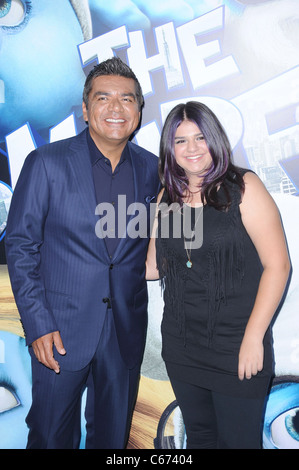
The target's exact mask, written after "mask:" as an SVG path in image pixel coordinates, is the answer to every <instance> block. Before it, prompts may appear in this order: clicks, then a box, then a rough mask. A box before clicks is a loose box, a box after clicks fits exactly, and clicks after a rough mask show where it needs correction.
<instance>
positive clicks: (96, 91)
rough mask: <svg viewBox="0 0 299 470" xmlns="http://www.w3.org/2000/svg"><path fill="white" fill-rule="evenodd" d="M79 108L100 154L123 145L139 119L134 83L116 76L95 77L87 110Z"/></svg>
mask: <svg viewBox="0 0 299 470" xmlns="http://www.w3.org/2000/svg"><path fill="white" fill-rule="evenodd" d="M82 108H83V117H84V119H85V121H88V124H89V131H90V135H91V137H92V138H93V140H94V141H95V143H96V145H97V146H98V147H99V149H100V150H102V151H103V150H104V149H106V148H113V147H118V146H120V145H125V144H126V143H127V141H128V139H129V137H130V136H131V135H132V134H133V132H134V131H135V130H136V128H137V126H138V123H139V119H140V111H139V107H138V102H137V97H136V90H135V81H134V80H133V79H131V78H125V77H120V76H118V75H108V76H106V75H104V76H100V77H96V78H95V79H94V80H93V83H92V89H91V91H90V93H89V97H88V108H86V105H85V103H83V105H82ZM107 156H108V155H107Z"/></svg>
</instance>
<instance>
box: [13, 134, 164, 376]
mask: <svg viewBox="0 0 299 470" xmlns="http://www.w3.org/2000/svg"><path fill="white" fill-rule="evenodd" d="M86 132H87V130H85V131H83V132H82V133H81V134H79V135H78V136H76V137H72V138H70V139H66V140H62V141H58V142H55V143H52V144H48V145H45V146H42V147H40V148H38V149H36V150H35V151H33V152H32V153H31V154H30V155H29V156H28V157H27V159H26V160H25V163H24V165H23V168H22V171H21V174H20V176H19V179H18V182H17V185H16V188H15V191H14V194H13V198H12V203H11V208H10V212H9V217H8V223H7V230H6V254H7V264H8V269H9V273H10V279H11V284H12V288H13V292H14V295H15V299H16V303H17V306H18V309H19V312H20V315H21V320H22V323H23V326H24V330H25V334H26V341H27V344H28V345H30V344H31V343H32V342H33V341H34V340H36V339H37V338H39V337H41V336H43V335H45V334H47V333H50V332H53V331H56V330H59V331H60V334H61V337H62V341H63V344H64V347H65V349H66V351H67V353H66V355H65V356H59V357H58V358H57V360H58V362H59V364H60V366H61V370H62V371H63V370H67V371H79V370H83V369H84V368H85V367H86V366H87V365H88V364H89V363H90V361H91V359H92V358H93V356H94V354H95V351H96V349H97V346H98V343H99V338H100V336H101V333H102V329H103V325H104V321H105V317H106V313H107V311H108V310H109V313H110V314H111V315H113V320H114V324H115V331H116V336H117V340H118V345H119V350H120V354H121V357H122V360H123V362H124V364H125V365H126V367H127V369H132V368H134V367H135V366H136V365H138V364H140V363H141V360H142V355H143V350H144V343H145V336H146V326H147V287H146V281H145V278H144V274H145V258H146V252H147V244H148V239H147V238H137V239H133V238H129V237H126V238H123V239H122V240H121V241H120V243H119V245H118V248H117V250H116V252H115V253H114V255H113V259H110V258H109V255H108V252H107V250H106V246H105V241H104V240H103V239H101V238H98V237H97V236H96V234H95V227H96V223H97V221H98V216H97V215H96V213H95V208H96V198H95V191H94V185H93V177H92V169H91V163H90V157H89V152H88V146H87V140H86ZM128 146H129V151H130V155H131V160H132V168H133V176H134V193H135V201H137V202H140V203H143V204H146V205H147V209H149V201H150V199H151V197H152V196H156V194H157V191H158V174H157V161H158V159H157V157H156V156H154V155H153V154H151V153H149V152H147V151H146V150H144V149H142V148H140V147H138V146H137V145H135V144H133V143H131V142H129V143H128ZM148 213H149V210H148ZM148 222H149V217H148ZM149 229H150V227H149V223H148V230H149ZM108 307H109V309H108ZM110 307H111V308H110ZM107 309H108V310H107ZM54 349H55V348H54ZM43 367H44V366H43ZM51 372H52V371H51ZM53 374H54V372H53ZM54 375H55V374H54Z"/></svg>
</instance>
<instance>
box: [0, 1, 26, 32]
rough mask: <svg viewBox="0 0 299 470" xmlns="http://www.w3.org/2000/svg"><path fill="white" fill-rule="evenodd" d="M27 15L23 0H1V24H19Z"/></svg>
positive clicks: (9, 25) (11, 25)
mask: <svg viewBox="0 0 299 470" xmlns="http://www.w3.org/2000/svg"><path fill="white" fill-rule="evenodd" d="M25 15H26V7H25V5H24V3H23V2H22V1H21V0H0V26H6V27H14V26H18V25H20V24H21V23H22V21H23V20H24V18H25Z"/></svg>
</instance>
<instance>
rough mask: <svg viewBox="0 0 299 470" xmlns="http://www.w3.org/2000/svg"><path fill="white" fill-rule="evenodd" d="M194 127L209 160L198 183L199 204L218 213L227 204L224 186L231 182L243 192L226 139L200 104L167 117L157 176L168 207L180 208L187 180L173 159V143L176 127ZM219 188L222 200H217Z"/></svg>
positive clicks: (186, 106)
mask: <svg viewBox="0 0 299 470" xmlns="http://www.w3.org/2000/svg"><path fill="white" fill-rule="evenodd" d="M186 120H188V121H191V122H193V123H194V124H196V125H197V126H198V127H199V129H200V131H201V132H202V134H203V137H204V139H205V141H206V144H207V146H208V149H209V152H210V154H211V157H212V163H211V166H210V168H209V169H208V171H207V172H206V173H205V175H204V176H203V177H201V179H200V180H199V187H200V188H201V199H202V202H203V203H205V204H208V205H210V206H213V207H215V208H216V209H219V210H226V209H227V208H228V207H229V205H230V203H231V199H230V194H229V191H228V187H227V183H228V182H232V183H235V184H237V185H238V186H239V188H240V189H241V191H242V192H243V191H244V182H243V177H242V175H241V172H240V171H239V169H238V168H237V167H236V166H235V165H234V164H233V162H232V150H231V146H230V143H229V140H228V138H227V135H226V133H225V131H224V129H223V127H222V125H221V124H220V122H219V120H218V118H217V117H216V116H215V114H214V113H213V112H212V111H211V110H210V109H209V108H208V107H207V106H206V105H204V104H203V103H199V102H197V101H189V102H188V103H186V104H179V105H177V106H175V107H174V108H173V109H172V110H171V111H170V113H169V114H168V116H167V118H166V121H165V124H164V126H163V130H162V135H161V141H160V156H159V176H160V179H161V182H162V185H163V186H164V187H165V190H166V193H167V197H168V203H172V202H178V203H179V204H180V205H182V204H183V198H184V196H185V195H186V194H187V195H188V193H189V189H188V184H189V181H188V177H187V175H186V173H185V171H184V170H183V168H181V167H180V166H179V165H178V164H177V162H176V159H175V154H174V141H175V133H176V130H177V128H178V126H179V125H180V124H181V123H182V122H183V121H186ZM220 186H222V187H223V189H224V191H225V195H226V200H227V202H225V201H223V200H222V201H220V200H219V198H218V197H217V193H218V189H219V187H220Z"/></svg>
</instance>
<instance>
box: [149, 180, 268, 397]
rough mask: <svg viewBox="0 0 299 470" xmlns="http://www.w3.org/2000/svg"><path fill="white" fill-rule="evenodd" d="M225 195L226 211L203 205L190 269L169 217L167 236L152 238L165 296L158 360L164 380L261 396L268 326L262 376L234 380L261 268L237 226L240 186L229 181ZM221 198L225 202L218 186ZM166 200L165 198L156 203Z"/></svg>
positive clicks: (265, 380)
mask: <svg viewBox="0 0 299 470" xmlns="http://www.w3.org/2000/svg"><path fill="white" fill-rule="evenodd" d="M229 191H230V196H231V199H232V203H231V205H230V207H229V209H228V210H227V211H225V212H224V211H219V210H217V209H215V208H213V207H212V206H207V205H206V206H204V207H203V208H202V210H203V217H202V218H201V217H199V219H198V221H197V223H198V222H201V223H202V224H203V225H202V229H203V242H202V245H201V247H200V248H196V249H192V250H191V253H190V258H191V261H192V267H191V268H188V267H187V265H186V262H187V261H188V256H187V252H186V245H185V240H184V237H183V236H181V237H177V236H174V233H173V230H172V226H173V214H172V213H171V212H170V213H169V214H168V216H167V217H169V237H165V236H163V235H161V233H160V236H158V237H157V240H156V248H157V265H158V269H159V272H160V277H161V279H162V285H163V290H164V313H163V320H162V327H161V330H162V346H163V347H162V357H163V359H164V361H165V362H166V365H167V369H168V372H169V375H171V374H172V375H173V376H174V377H177V378H178V379H180V380H185V381H188V382H190V383H196V384H198V385H200V386H202V387H204V388H208V389H211V390H215V391H221V392H222V393H226V392H227V393H231V394H235V395H240V396H248V397H251V396H263V395H264V394H265V393H266V391H267V388H268V386H269V379H270V377H271V376H272V374H273V364H272V362H273V357H272V334H271V329H270V328H269V329H268V331H267V332H266V335H265V338H264V368H263V370H262V371H261V372H259V373H258V374H257V376H255V377H252V378H251V379H250V380H246V379H244V380H243V381H240V380H239V379H238V354H239V349H240V345H241V341H242V338H243V335H244V331H245V328H246V325H247V322H248V319H249V316H250V314H251V311H252V308H253V305H254V302H255V297H256V294H257V290H258V286H259V281H260V277H261V274H262V265H261V262H260V260H259V256H258V254H257V251H256V249H255V247H254V245H253V243H252V241H251V239H250V238H249V236H248V234H247V232H246V230H245V228H244V226H243V223H242V220H241V214H240V209H239V204H240V202H241V194H240V190H239V187H238V186H237V185H236V184H233V183H230V184H229ZM218 197H219V198H222V197H223V198H224V197H225V195H224V191H223V190H222V189H221V188H220V190H219V192H218ZM165 200H166V198H165V192H164V195H163V197H162V200H161V203H164V202H165ZM184 210H185V209H184ZM189 210H191V211H194V212H197V214H198V211H199V209H192V208H189ZM181 217H182V218H183V215H182V214H181ZM197 217H198V215H195V216H194V217H193V218H194V219H195V218H197ZM164 223H165V221H164ZM160 227H161V217H159V228H160ZM160 232H161V230H160ZM182 235H183V223H182ZM187 246H188V245H187ZM189 246H190V245H189Z"/></svg>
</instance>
